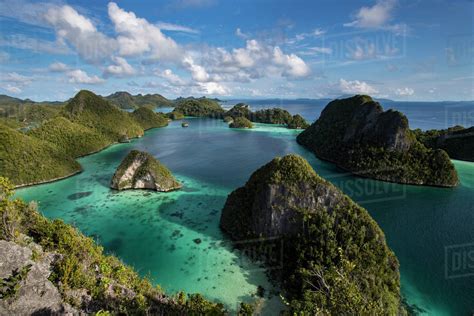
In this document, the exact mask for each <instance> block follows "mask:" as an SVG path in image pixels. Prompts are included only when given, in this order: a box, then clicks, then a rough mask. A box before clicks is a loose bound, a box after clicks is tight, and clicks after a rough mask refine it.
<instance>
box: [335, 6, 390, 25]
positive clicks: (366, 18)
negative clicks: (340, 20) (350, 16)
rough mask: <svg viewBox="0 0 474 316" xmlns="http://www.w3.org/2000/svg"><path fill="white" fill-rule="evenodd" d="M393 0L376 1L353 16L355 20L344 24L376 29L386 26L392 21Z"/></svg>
mask: <svg viewBox="0 0 474 316" xmlns="http://www.w3.org/2000/svg"><path fill="white" fill-rule="evenodd" d="M395 3H396V1H395V0H378V1H377V3H376V4H374V5H373V6H371V7H362V8H360V9H359V11H358V12H357V13H356V15H355V20H354V21H352V22H350V23H346V24H344V26H353V27H359V28H378V27H382V26H384V25H386V23H387V22H389V21H390V20H391V19H392V10H393V8H394V7H395Z"/></svg>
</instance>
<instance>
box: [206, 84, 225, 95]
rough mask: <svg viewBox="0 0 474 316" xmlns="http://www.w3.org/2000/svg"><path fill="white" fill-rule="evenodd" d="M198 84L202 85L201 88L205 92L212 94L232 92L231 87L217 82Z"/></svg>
mask: <svg viewBox="0 0 474 316" xmlns="http://www.w3.org/2000/svg"><path fill="white" fill-rule="evenodd" d="M198 86H199V87H200V90H201V91H202V92H203V93H207V94H212V95H229V94H230V89H229V88H227V87H226V86H225V85H222V84H219V83H217V82H204V83H199V84H198Z"/></svg>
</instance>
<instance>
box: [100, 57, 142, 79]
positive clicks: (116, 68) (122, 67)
mask: <svg viewBox="0 0 474 316" xmlns="http://www.w3.org/2000/svg"><path fill="white" fill-rule="evenodd" d="M111 59H112V62H113V64H111V65H109V66H107V68H105V71H104V76H105V77H108V76H116V77H126V76H132V75H134V74H135V73H136V71H135V69H134V68H133V67H132V66H131V65H130V64H129V63H128V62H127V61H126V60H125V58H122V57H118V56H112V57H111Z"/></svg>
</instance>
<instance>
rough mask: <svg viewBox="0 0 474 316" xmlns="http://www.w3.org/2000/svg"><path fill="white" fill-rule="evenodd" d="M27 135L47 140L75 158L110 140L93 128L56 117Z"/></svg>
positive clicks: (101, 147) (94, 150) (100, 146)
mask: <svg viewBox="0 0 474 316" xmlns="http://www.w3.org/2000/svg"><path fill="white" fill-rule="evenodd" d="M27 134H28V135H29V136H32V137H35V138H38V139H41V140H44V141H48V142H50V143H51V144H53V145H54V146H56V148H57V149H58V150H59V151H62V152H64V153H65V154H66V155H68V156H70V157H73V158H77V157H81V156H84V155H87V154H90V153H93V152H96V151H99V150H101V149H103V148H104V147H106V146H108V145H109V144H110V141H109V140H108V139H107V138H106V137H105V136H104V135H102V134H101V133H99V132H98V131H97V130H95V129H91V128H88V127H85V126H83V125H80V124H77V123H73V122H71V121H69V120H68V119H66V118H64V117H56V118H53V119H51V120H49V121H46V122H45V123H43V124H42V125H41V126H40V127H38V128H35V129H32V130H30V131H29V132H28V133H27Z"/></svg>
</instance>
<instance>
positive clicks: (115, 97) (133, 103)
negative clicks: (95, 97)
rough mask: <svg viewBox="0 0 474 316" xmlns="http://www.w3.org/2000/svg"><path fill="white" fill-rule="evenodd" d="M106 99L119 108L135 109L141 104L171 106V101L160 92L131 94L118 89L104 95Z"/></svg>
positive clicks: (155, 106)
mask: <svg viewBox="0 0 474 316" xmlns="http://www.w3.org/2000/svg"><path fill="white" fill-rule="evenodd" d="M105 99H107V100H108V101H110V102H112V103H113V104H114V105H116V106H117V107H119V108H121V109H137V108H139V107H143V106H149V107H152V108H157V107H168V106H173V101H171V100H168V99H167V98H165V97H164V96H162V95H161V94H145V95H142V94H137V95H131V94H130V93H128V92H125V91H118V92H115V93H113V94H111V95H108V96H106V97H105Z"/></svg>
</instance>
